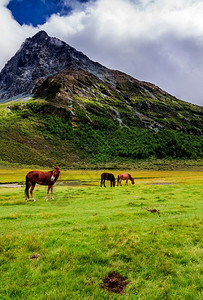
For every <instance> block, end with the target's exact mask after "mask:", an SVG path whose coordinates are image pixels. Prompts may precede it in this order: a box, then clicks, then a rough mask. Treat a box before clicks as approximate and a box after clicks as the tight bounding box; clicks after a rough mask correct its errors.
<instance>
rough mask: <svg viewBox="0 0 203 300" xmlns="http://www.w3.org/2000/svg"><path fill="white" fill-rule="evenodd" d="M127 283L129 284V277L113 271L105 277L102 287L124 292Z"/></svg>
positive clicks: (118, 292) (111, 290)
mask: <svg viewBox="0 0 203 300" xmlns="http://www.w3.org/2000/svg"><path fill="white" fill-rule="evenodd" d="M127 284H129V281H127V277H123V276H121V275H120V274H118V273H116V272H111V273H109V274H108V276H107V277H105V278H104V279H103V284H101V288H103V289H107V290H108V291H109V292H113V293H117V294H123V290H124V288H125V287H126V285H127Z"/></svg>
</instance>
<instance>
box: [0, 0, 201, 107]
mask: <svg viewBox="0 0 203 300" xmlns="http://www.w3.org/2000/svg"><path fill="white" fill-rule="evenodd" d="M64 1H66V4H67V5H68V6H72V7H73V11H72V13H71V14H70V15H68V16H60V15H52V16H51V17H50V18H49V19H48V20H47V22H46V23H45V24H44V25H41V26H39V28H40V29H43V30H46V31H47V33H48V34H49V35H51V36H56V37H58V38H61V39H62V40H64V41H66V42H67V43H68V44H70V45H71V46H73V47H75V48H76V49H77V50H80V51H83V52H84V53H85V54H86V55H88V56H89V57H90V58H91V59H93V60H96V61H99V62H100V63H102V64H104V65H106V66H107V67H110V68H113V69H119V70H121V71H124V72H126V73H128V74H130V75H132V76H134V77H135V78H138V79H141V80H145V81H150V82H152V83H154V84H157V85H158V86H160V87H161V88H162V89H164V90H166V91H167V92H169V93H171V94H173V95H175V96H177V97H179V98H181V99H184V100H187V101H189V102H193V103H197V104H203V97H202V93H201V85H202V73H203V72H202V70H203V56H202V53H203V22H202V14H203V1H201V0H170V1H169V0H97V1H89V2H88V3H84V4H82V5H79V4H78V2H77V1H71V0H64ZM3 2H4V6H3V7H2V8H1V7H0V26H1V25H2V24H1V23H2V22H4V23H5V26H4V27H5V29H4V31H3V32H4V34H3V38H2V37H1V40H0V53H1V55H0V57H2V59H1V61H0V67H1V66H3V65H2V64H3V62H4V63H5V62H6V60H7V59H8V58H10V56H11V55H13V54H14V53H13V52H15V51H17V50H18V48H19V45H20V44H21V42H22V41H23V40H24V39H25V38H26V37H28V36H31V35H33V34H34V33H35V32H36V31H37V30H38V29H35V28H33V27H30V26H20V25H19V24H18V23H17V22H16V21H15V20H14V19H13V17H12V15H11V14H10V13H9V10H8V9H6V8H5V3H6V2H8V0H7V1H6V0H3ZM64 3H65V2H64ZM73 3H74V6H73ZM0 5H2V4H0ZM2 18H3V20H4V21H2ZM1 28H2V26H1ZM1 36H2V34H1ZM8 48H10V50H9V52H8V51H7V49H8ZM14 50H15V51H14Z"/></svg>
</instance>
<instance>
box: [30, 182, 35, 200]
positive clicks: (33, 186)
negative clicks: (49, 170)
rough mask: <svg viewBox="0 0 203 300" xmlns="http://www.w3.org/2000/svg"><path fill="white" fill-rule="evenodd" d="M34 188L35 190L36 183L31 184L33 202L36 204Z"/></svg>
mask: <svg viewBox="0 0 203 300" xmlns="http://www.w3.org/2000/svg"><path fill="white" fill-rule="evenodd" d="M34 188H35V183H31V189H30V194H31V196H32V200H33V201H34V202H36V200H35V198H34V196H33V191H34Z"/></svg>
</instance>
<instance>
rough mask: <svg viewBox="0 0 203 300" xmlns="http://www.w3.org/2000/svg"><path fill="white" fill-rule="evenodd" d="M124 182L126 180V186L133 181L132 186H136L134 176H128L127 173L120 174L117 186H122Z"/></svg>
mask: <svg viewBox="0 0 203 300" xmlns="http://www.w3.org/2000/svg"><path fill="white" fill-rule="evenodd" d="M122 180H126V182H125V184H126V185H127V184H128V180H131V182H132V184H135V181H134V179H133V178H132V176H131V175H130V174H128V173H126V174H119V175H118V180H117V186H118V185H119V184H120V185H122V184H121V182H122Z"/></svg>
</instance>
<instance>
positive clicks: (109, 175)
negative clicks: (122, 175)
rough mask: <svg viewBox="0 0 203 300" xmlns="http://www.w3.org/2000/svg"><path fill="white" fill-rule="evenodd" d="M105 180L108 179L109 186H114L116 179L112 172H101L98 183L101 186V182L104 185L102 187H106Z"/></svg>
mask: <svg viewBox="0 0 203 300" xmlns="http://www.w3.org/2000/svg"><path fill="white" fill-rule="evenodd" d="M105 180H110V184H111V187H112V186H113V187H115V182H116V180H115V177H114V175H113V174H112V173H102V174H101V184H100V186H101V187H102V184H103V185H104V187H106V186H105Z"/></svg>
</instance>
